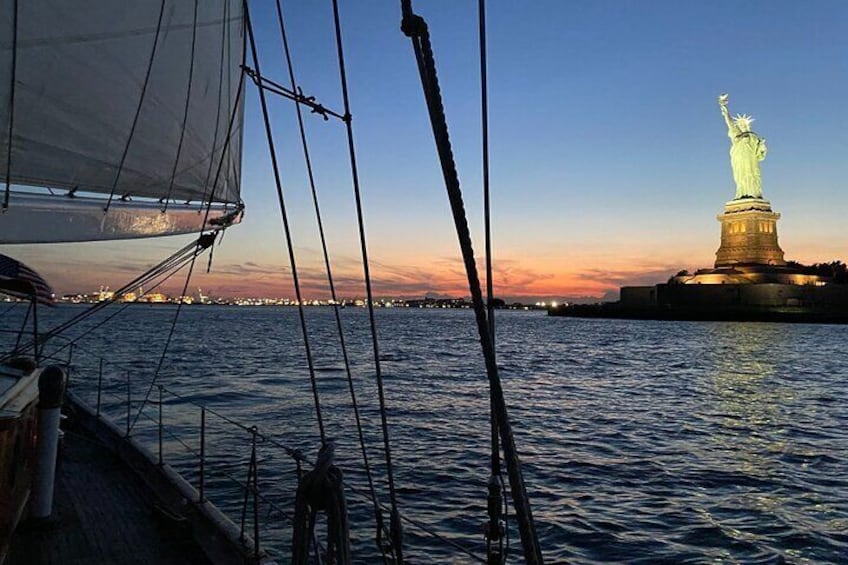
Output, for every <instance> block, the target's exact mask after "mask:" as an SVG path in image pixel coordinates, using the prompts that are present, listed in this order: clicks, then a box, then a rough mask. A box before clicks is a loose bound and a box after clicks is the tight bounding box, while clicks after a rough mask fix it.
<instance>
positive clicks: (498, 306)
mask: <svg viewBox="0 0 848 565" xmlns="http://www.w3.org/2000/svg"><path fill="white" fill-rule="evenodd" d="M492 308H494V309H495V310H502V309H504V308H506V301H505V300H503V299H501V298H492Z"/></svg>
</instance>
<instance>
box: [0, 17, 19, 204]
mask: <svg viewBox="0 0 848 565" xmlns="http://www.w3.org/2000/svg"><path fill="white" fill-rule="evenodd" d="M17 67H18V0H14V2H13V3H12V68H11V69H10V71H11V72H10V73H9V140H8V143H9V144H8V145H7V146H6V192H5V194H4V196H3V211H5V210H6V209H7V208H8V207H9V195H10V194H11V181H12V132H13V131H14V129H15V75H16V72H17Z"/></svg>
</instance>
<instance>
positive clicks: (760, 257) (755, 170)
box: [715, 94, 786, 268]
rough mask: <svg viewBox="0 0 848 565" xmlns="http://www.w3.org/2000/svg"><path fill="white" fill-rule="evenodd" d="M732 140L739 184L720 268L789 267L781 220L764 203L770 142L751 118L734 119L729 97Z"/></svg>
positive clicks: (724, 217)
mask: <svg viewBox="0 0 848 565" xmlns="http://www.w3.org/2000/svg"><path fill="white" fill-rule="evenodd" d="M718 103H719V106H720V107H721V115H722V116H723V117H724V121H725V123H726V124H727V136H728V137H729V138H730V165H731V167H732V168H733V180H734V181H736V197H735V198H734V199H733V200H731V201H730V202H728V203H727V204H725V206H724V214H721V215H719V216H718V221H720V222H721V247H719V249H718V251H717V252H716V262H715V266H716V268H721V267H728V266H732V265H737V264H761V265H785V264H786V261H784V260H783V250H781V249H780V246H779V245H778V244H777V220H779V219H780V214H776V213H774V212H772V209H771V204H770V203H769V201H768V200H764V199H763V184H762V176H761V174H760V161H762V160H763V159H765V157H766V140H765V139H764V138H761V137H760V136H758V135H757V134H756V133H754V132H753V131H751V122H753V121H754V119H753V118H751V117H750V116H748V115H744V114H743V115H737V116H736V117H735V118H733V119H731V117H730V113H729V112H728V111H727V94H722V95H721V96H719V99H718Z"/></svg>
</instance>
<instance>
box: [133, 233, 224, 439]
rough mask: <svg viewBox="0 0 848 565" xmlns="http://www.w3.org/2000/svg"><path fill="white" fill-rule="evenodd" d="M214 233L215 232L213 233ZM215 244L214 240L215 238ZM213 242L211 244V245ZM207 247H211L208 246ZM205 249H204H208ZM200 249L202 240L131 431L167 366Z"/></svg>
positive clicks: (189, 268) (189, 269) (196, 249)
mask: <svg viewBox="0 0 848 565" xmlns="http://www.w3.org/2000/svg"><path fill="white" fill-rule="evenodd" d="M213 233H214V232H213ZM213 242H214V238H213ZM211 244H212V242H210V243H209V245H211ZM206 247H209V246H208V245H207V246H206ZM206 247H204V249H205V248H206ZM199 249H200V240H198V243H197V247H196V248H195V253H193V254H192V256H191V262H190V263H189V266H188V273H187V274H186V278H185V284H183V291H182V292H181V293H180V299H179V300H178V301H177V310H176V312H174V319H173V320H171V329H170V330H169V331H168V338H167V339H166V340H165V346H164V347H163V348H162V355H160V356H159V363H157V365H156V370H155V371H154V372H153V378H152V379H151V380H150V386H148V387H147V392H146V393H145V395H144V401H142V403H141V407H140V408H139V409H138V412H137V413H136V415H135V418H134V419H133V421H132V423H131V424H130V431H132V429H133V428H134V427H135V424H136V422H138V417H139V415H141V411H142V410H144V407H145V406H146V405H147V402H148V401H149V400H150V394H151V393H152V392H153V387H154V386H155V385H156V380H157V379H158V378H159V374H160V372H161V371H162V365H164V364H165V357H166V356H167V355H168V348H169V347H170V346H171V340H172V339H173V337H174V330H176V329H177V320H179V318H180V312H182V309H183V302H184V301H183V299H182V297H184V296H185V295H186V292H188V285H189V282H190V281H191V275H192V273H193V272H194V264H195V262H196V261H197V256H198V255H199V254H200V253H199Z"/></svg>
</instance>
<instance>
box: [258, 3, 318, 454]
mask: <svg viewBox="0 0 848 565" xmlns="http://www.w3.org/2000/svg"><path fill="white" fill-rule="evenodd" d="M244 21H245V25H246V26H247V35H248V39H249V40H250V52H251V55H252V57H253V65H254V67H256V74H257V75H260V76H261V74H262V73H261V71H260V70H259V55H258V54H257V52H256V41H255V38H254V37H253V26H252V25H251V23H250V14H249V12H248V7H247V1H246V0H245V2H244ZM259 100H260V103H261V106H262V118H263V120H264V122H265V135H266V136H267V138H268V150H269V151H270V154H271V166H272V168H273V171H274V183H275V185H276V188H277V200H278V201H279V205H280V216H281V218H282V221H283V232H284V233H285V237H286V247H287V249H288V255H289V264H290V265H291V270H292V280H293V283H294V291H295V296H296V298H297V310H298V314H299V315H300V329H301V331H302V332H303V345H304V348H305V349H306V362H307V365H308V366H309V379H310V381H311V383H312V397H313V400H314V403H315V416H316V418H317V420H318V431H319V433H320V435H321V443H322V444H325V443H326V435H325V433H324V419H323V417H322V416H321V402H320V400H319V397H318V380H317V377H316V375H315V366H314V363H313V360H312V349H311V348H310V346H309V332H308V331H307V329H306V315H305V312H304V310H303V297H302V295H301V292H300V279H299V278H298V272H297V261H296V260H295V256H294V245H293V243H292V237H291V230H290V229H289V219H288V213H287V211H286V202H285V198H284V196H283V184H282V181H281V180H280V168H279V165H278V163H277V150H276V148H275V146H274V136H273V133H272V131H271V118H270V115H269V113H268V101H267V100H266V97H265V90H264V89H262V88H260V89H259Z"/></svg>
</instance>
